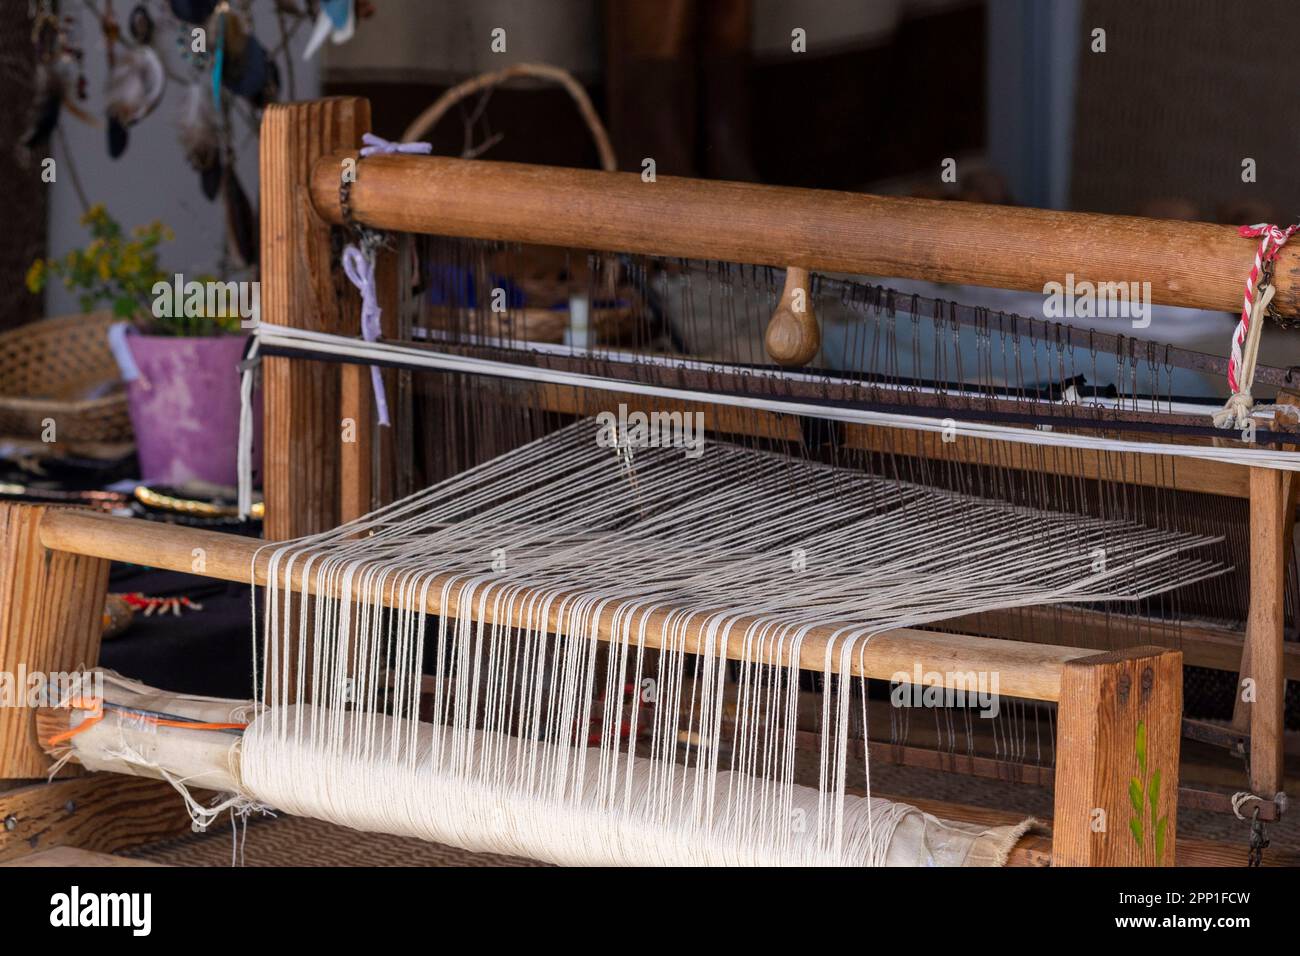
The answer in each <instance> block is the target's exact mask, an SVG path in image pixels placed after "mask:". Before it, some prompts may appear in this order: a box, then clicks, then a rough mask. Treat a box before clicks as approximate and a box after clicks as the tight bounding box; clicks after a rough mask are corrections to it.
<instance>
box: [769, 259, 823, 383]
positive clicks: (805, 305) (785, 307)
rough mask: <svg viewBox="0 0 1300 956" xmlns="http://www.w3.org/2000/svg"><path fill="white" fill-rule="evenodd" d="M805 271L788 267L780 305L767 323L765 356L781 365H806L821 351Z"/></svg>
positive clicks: (806, 272) (818, 331) (820, 339)
mask: <svg viewBox="0 0 1300 956" xmlns="http://www.w3.org/2000/svg"><path fill="white" fill-rule="evenodd" d="M810 284H811V283H810V282H809V277H808V270H807V269H801V268H799V267H798V266H790V268H788V269H786V271H785V289H783V290H782V292H781V301H780V302H778V303H777V305H776V311H775V312H773V313H772V318H771V319H770V320H769V321H768V323H767V334H766V335H765V336H764V337H763V340H764V344H765V345H766V347H767V354H768V355H770V356H772V359H773V360H774V361H776V362H778V363H779V364H781V365H807V364H808V363H809V362H811V361H812V360H813V357H814V356H815V355H816V354H817V350H818V349H820V348H821V347H822V332H821V329H820V328H819V327H818V325H817V316H815V315H814V314H813V308H812V291H811V289H810V288H809V286H810Z"/></svg>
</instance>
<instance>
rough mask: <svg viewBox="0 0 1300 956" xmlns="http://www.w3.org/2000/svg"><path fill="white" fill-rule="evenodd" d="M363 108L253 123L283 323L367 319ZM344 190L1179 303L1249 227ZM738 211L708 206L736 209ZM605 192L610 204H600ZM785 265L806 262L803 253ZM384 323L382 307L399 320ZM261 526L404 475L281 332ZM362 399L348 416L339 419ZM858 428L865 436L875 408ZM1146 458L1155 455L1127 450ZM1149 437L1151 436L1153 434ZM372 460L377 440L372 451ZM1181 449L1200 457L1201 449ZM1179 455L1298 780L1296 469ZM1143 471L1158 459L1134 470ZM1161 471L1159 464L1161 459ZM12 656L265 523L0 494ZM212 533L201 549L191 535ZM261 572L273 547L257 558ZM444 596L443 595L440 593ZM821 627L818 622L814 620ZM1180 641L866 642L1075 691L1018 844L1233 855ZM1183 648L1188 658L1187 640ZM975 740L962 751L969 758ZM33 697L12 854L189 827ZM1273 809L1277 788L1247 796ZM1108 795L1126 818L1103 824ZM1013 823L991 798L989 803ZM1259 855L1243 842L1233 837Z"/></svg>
mask: <svg viewBox="0 0 1300 956" xmlns="http://www.w3.org/2000/svg"><path fill="white" fill-rule="evenodd" d="M369 130H370V108H369V103H368V101H366V100H364V99H360V98H354V97H336V98H330V99H324V100H319V101H314V102H308V103H294V104H274V105H271V106H269V107H268V108H267V109H266V111H265V114H264V118H263V129H262V138H261V190H262V199H261V220H262V250H263V252H262V263H263V266H262V270H263V272H262V280H263V281H262V289H263V293H264V294H263V303H262V304H263V309H262V316H263V317H264V318H265V319H266V320H267V321H269V322H273V323H276V324H280V325H289V326H294V327H298V328H306V329H314V330H318V331H325V332H335V333H339V334H349V335H356V334H358V332H359V318H358V308H357V303H356V296H355V293H353V292H351V291H344V289H343V285H342V283H341V282H340V277H339V274H338V272H337V269H335V268H333V267H332V258H333V252H332V245H331V227H333V226H337V225H342V224H343V218H344V217H343V211H342V210H341V208H340V192H339V184H340V174H341V170H342V169H343V168H344V161H345V160H353V161H355V158H356V153H355V146H356V144H358V143H359V142H360V139H361V134H362V133H364V132H368V131H369ZM349 201H350V207H351V209H350V213H351V216H352V218H353V220H354V221H355V222H357V223H360V224H363V225H365V226H368V227H371V228H374V229H381V230H396V231H403V232H427V233H435V234H442V235H457V236H462V237H466V238H480V239H493V240H502V241H511V242H523V243H541V244H549V245H573V246H581V247H586V248H592V249H597V250H603V251H617V252H647V253H654V254H658V255H670V256H686V257H699V258H713V259H727V260H732V261H743V262H748V263H754V264H766V265H773V266H779V267H782V268H786V267H796V269H801V270H820V271H838V272H848V273H855V274H880V275H890V276H898V277H917V278H930V279H936V280H939V281H946V282H960V283H967V284H977V285H992V286H999V287H1003V288H1015V289H1035V290H1036V289H1040V288H1041V287H1042V286H1043V284H1044V283H1045V282H1047V281H1050V280H1053V279H1057V278H1059V276H1060V275H1063V274H1064V273H1066V272H1073V273H1074V274H1075V275H1076V277H1077V279H1078V281H1083V280H1085V279H1090V280H1093V281H1098V280H1102V281H1104V279H1105V278H1107V277H1114V276H1117V275H1118V276H1123V275H1133V276H1142V277H1143V278H1149V280H1150V282H1151V287H1152V295H1153V299H1154V300H1155V301H1156V302H1160V303H1163V304H1169V305H1181V306H1191V307H1198V308H1206V309H1221V310H1224V311H1234V310H1236V309H1237V308H1238V307H1239V305H1240V302H1241V283H1242V279H1243V277H1244V276H1245V275H1246V274H1247V272H1248V270H1249V267H1250V263H1251V257H1252V255H1253V246H1252V244H1250V243H1247V242H1243V241H1242V240H1241V239H1240V238H1239V237H1238V236H1237V234H1236V231H1235V230H1234V229H1232V228H1231V227H1227V226H1214V225H1208V224H1203V223H1187V222H1161V221H1152V220H1145V219H1137V218H1132V217H1118V216H1102V215H1089V214H1077V213H1061V212H1049V211H1042V210H1032V209H1019V208H1004V207H984V206H979V205H975V204H968V203H942V202H934V201H930V200H913V199H894V198H885V197H874V196H867V195H858V194H848V193H833V192H822V191H816V190H805V189H790V188H784V187H771V186H757V185H748V184H737V183H712V182H701V181H693V180H686V179H674V178H670V177H662V178H660V179H659V180H658V182H655V183H643V182H642V180H641V177H640V176H639V175H636V174H624V173H605V172H588V171H581V170H572V169H550V168H544V167H535V166H523V165H516V164H507V163H494V162H485V161H481V160H458V159H447V158H440V157H411V156H382V155H381V156H375V157H371V158H368V159H366V160H365V161H364V162H362V163H360V164H359V168H358V174H357V179H356V181H355V182H354V183H353V184H352V186H351V189H350V196H349ZM724 207H725V208H726V209H727V212H728V215H727V216H726V217H725V218H723V217H720V216H719V215H718V210H719V209H720V208H724ZM597 211H599V214H596V213H597ZM792 271H795V270H792ZM395 277H396V265H395V263H394V262H393V257H392V256H391V255H386V256H383V257H381V261H380V266H379V271H378V283H377V284H378V286H379V289H380V297H381V305H382V306H383V307H384V311H385V321H386V323H391V322H393V320H394V317H395V312H396V282H395V281H393V280H394V279H395ZM1275 283H1276V287H1277V296H1276V299H1275V306H1276V308H1277V309H1278V310H1279V311H1280V312H1282V313H1284V314H1288V315H1295V314H1300V250H1297V249H1295V248H1293V247H1290V246H1288V247H1286V248H1285V249H1284V250H1283V251H1282V255H1281V257H1280V258H1279V260H1278V262H1277V266H1276V272H1275ZM385 332H386V334H392V329H391V328H389V327H386V329H385ZM263 388H264V400H265V411H264V415H265V419H264V421H265V443H266V449H267V451H266V455H265V459H266V465H265V476H264V488H265V499H266V535H267V537H268V538H269V539H272V540H282V539H286V538H291V537H297V536H301V535H306V534H312V533H315V532H319V531H323V530H327V529H329V528H331V527H334V526H335V525H337V524H338V523H339V522H341V521H344V520H349V519H351V518H353V517H356V516H358V515H360V514H364V513H365V512H367V511H369V510H371V508H372V507H373V506H374V505H375V504H376V503H379V502H382V501H384V500H386V499H388V498H391V496H392V494H393V481H392V475H391V467H386V466H385V464H384V463H385V462H390V463H391V460H392V457H393V451H394V449H393V443H394V438H393V436H392V434H391V430H385V431H382V432H381V431H380V430H378V429H376V428H374V427H373V426H372V424H371V423H372V422H373V412H372V408H371V396H370V391H369V378H368V371H367V370H366V369H365V368H364V367H361V366H355V365H341V366H340V365H332V364H327V363H322V362H314V361H304V360H299V359H290V358H287V357H278V356H267V357H265V359H264V366H263ZM344 419H351V420H352V421H353V422H355V423H356V426H357V440H356V441H355V442H352V443H342V442H340V441H339V427H340V422H341V421H342V420H344ZM858 439H859V440H860V441H862V442H865V443H866V444H865V445H864V446H863V447H871V441H872V438H871V430H870V429H863V431H862V432H861V434H860V435H859V436H858ZM1133 457H1135V458H1138V457H1140V456H1136V455H1135V456H1133ZM1152 457H1156V458H1158V457H1159V456H1152ZM376 462H378V465H377V466H376V464H375V463H376ZM1189 465H1190V468H1189ZM1180 468H1182V469H1184V470H1190V471H1192V473H1193V477H1192V482H1193V483H1194V484H1195V485H1196V486H1197V487H1199V488H1203V489H1205V490H1213V491H1215V492H1217V493H1219V494H1227V495H1232V496H1234V497H1247V498H1249V501H1250V522H1251V542H1252V543H1251V556H1250V562H1251V582H1252V591H1251V603H1250V609H1249V619H1248V624H1247V627H1246V633H1245V635H1244V636H1243V637H1242V638H1241V642H1240V644H1239V645H1238V646H1240V648H1241V653H1242V658H1243V659H1242V663H1241V669H1242V673H1243V674H1246V673H1249V674H1251V676H1253V677H1254V679H1255V685H1256V699H1255V701H1254V703H1253V704H1252V705H1250V706H1249V707H1248V709H1246V710H1244V711H1243V712H1242V714H1241V719H1243V720H1245V721H1246V723H1238V725H1237V727H1238V730H1240V731H1242V732H1244V731H1245V730H1246V728H1247V727H1248V728H1249V735H1250V738H1251V743H1250V750H1251V757H1252V759H1251V787H1252V789H1253V790H1254V792H1255V793H1257V794H1273V793H1279V792H1281V790H1282V789H1283V776H1282V773H1283V735H1282V726H1283V696H1284V690H1285V680H1286V678H1287V676H1288V670H1289V669H1290V670H1295V669H1297V668H1298V667H1300V660H1292V659H1287V658H1286V657H1284V647H1283V639H1282V638H1283V586H1284V580H1285V567H1284V560H1283V556H1284V553H1285V545H1286V542H1287V541H1288V539H1289V537H1290V535H1291V533H1292V527H1293V522H1294V516H1295V508H1296V494H1297V482H1296V481H1295V480H1294V479H1293V475H1292V473H1282V472H1278V471H1272V470H1268V469H1263V468H1248V467H1243V466H1236V465H1224V464H1219V463H1211V462H1191V463H1185V464H1184V465H1181V466H1180ZM1136 474H1137V475H1138V476H1139V477H1138V478H1136V479H1135V480H1138V481H1142V480H1143V478H1142V476H1143V475H1145V474H1146V471H1145V470H1144V469H1142V468H1138V469H1136ZM1148 480H1150V479H1148ZM0 547H2V548H3V550H2V551H0V553H2V554H3V555H4V558H5V565H4V568H3V570H0V668H8V669H10V670H12V669H14V668H16V666H17V664H18V662H20V661H21V662H24V663H26V666H27V667H28V669H29V670H44V671H47V672H59V671H69V670H73V669H75V668H78V667H83V666H86V665H88V664H93V662H94V661H95V660H96V659H97V657H98V648H99V626H100V624H99V622H100V615H101V613H102V606H103V599H104V593H105V591H106V586H107V573H108V562H109V561H110V560H121V561H131V562H135V563H144V564H148V565H150V566H153V567H158V568H163V569H171V570H178V571H185V572H189V571H194V570H195V569H196V555H202V557H203V566H202V570H199V571H198V573H201V574H203V575H205V576H208V577H214V578H223V579H227V580H233V581H247V580H248V579H249V568H250V566H251V564H252V555H253V551H254V550H255V548H256V543H255V542H254V541H252V540H250V539H247V538H240V537H238V536H234V535H226V534H219V533H215V532H210V531H203V530H195V529H186V528H181V527H173V526H161V525H157V524H150V523H147V522H142V521H132V520H130V519H120V518H109V517H105V516H102V515H96V514H91V513H85V512H78V511H74V510H67V509H59V508H51V507H42V506H30V505H14V504H8V505H0ZM200 549H201V550H200ZM256 573H257V574H258V575H262V574H264V564H259V567H258V569H257V572H256ZM436 610H440V611H442V610H448V609H436ZM1216 642H1217V643H1216ZM1223 642H1224V639H1223V638H1222V637H1221V636H1214V635H1211V639H1210V640H1208V641H1202V642H1201V643H1199V644H1197V643H1195V642H1193V643H1192V645H1191V648H1192V649H1193V650H1194V651H1195V653H1199V654H1202V655H1209V656H1213V657H1215V659H1217V660H1218V661H1220V663H1221V664H1222V663H1223V662H1224V658H1225V656H1227V657H1228V658H1229V659H1230V658H1231V656H1232V654H1233V649H1232V646H1231V645H1232V641H1231V639H1229V640H1228V641H1227V645H1228V646H1223ZM810 646H815V640H814V642H813V644H812V645H810ZM1183 658H1184V654H1183V652H1181V651H1175V650H1169V649H1166V648H1161V647H1136V648H1133V649H1130V650H1124V651H1116V652H1109V653H1104V654H1098V653H1095V652H1093V651H1089V650H1081V649H1074V648H1066V647H1061V646H1057V645H1054V644H1039V643H1030V642H1027V641H1018V640H1017V641H1008V640H999V639H997V638H990V637H979V636H968V635H952V634H941V633H937V632H925V631H913V630H908V631H896V632H892V633H890V634H888V635H884V636H882V637H880V638H877V639H875V640H873V641H872V643H871V644H870V645H869V648H868V653H867V654H866V656H865V658H864V666H863V671H864V674H865V675H866V676H876V677H884V678H888V677H889V676H890V675H892V674H894V673H896V672H897V671H900V670H902V671H909V672H910V671H911V670H912V668H913V665H914V664H915V663H916V662H917V661H920V662H921V664H922V669H923V670H927V671H938V672H940V673H946V672H951V671H963V670H970V669H972V668H979V667H983V668H997V669H998V672H999V675H1000V681H1001V687H1002V690H1004V691H1005V692H1006V693H1008V694H1010V695H1012V696H1023V697H1028V698H1033V699H1039V700H1052V701H1056V702H1058V704H1059V716H1058V742H1057V752H1058V759H1057V766H1056V768H1055V807H1054V819H1055V828H1054V834H1053V837H1052V838H1051V839H1050V840H1046V839H1045V838H1042V837H1033V836H1030V837H1026V838H1025V839H1024V840H1022V843H1021V846H1020V848H1018V851H1017V853H1016V854H1014V855H1013V862H1019V863H1028V864H1039V865H1041V864H1044V863H1047V862H1049V861H1050V862H1051V863H1053V864H1055V865H1105V866H1114V865H1150V864H1152V863H1155V864H1165V865H1168V864H1173V863H1175V862H1177V863H1179V864H1183V865H1187V864H1202V865H1204V864H1207V863H1208V864H1214V863H1227V862H1230V861H1232V860H1234V859H1237V858H1238V855H1237V854H1236V853H1234V851H1233V850H1232V849H1229V848H1225V847H1222V846H1220V845H1215V844H1207V843H1204V842H1198V841H1188V840H1183V841H1178V840H1176V839H1175V835H1176V813H1177V805H1178V800H1177V798H1176V796H1171V794H1176V793H1177V788H1176V786H1172V785H1171V784H1173V782H1175V781H1177V780H1178V772H1179V750H1180V738H1181V736H1182V732H1183V728H1182V723H1183V721H1182V716H1181V715H1182V665H1183ZM1189 659H1190V658H1189ZM1139 723H1141V724H1142V725H1143V726H1144V729H1145V733H1146V739H1147V750H1148V761H1149V763H1148V770H1149V771H1150V770H1155V769H1159V770H1160V771H1161V774H1162V777H1163V779H1164V780H1165V781H1166V782H1167V784H1166V786H1165V787H1164V788H1162V789H1163V790H1164V791H1165V792H1164V793H1163V794H1161V795H1160V796H1159V805H1158V809H1159V811H1160V812H1161V813H1162V814H1165V815H1167V817H1168V820H1169V826H1168V831H1169V832H1168V836H1169V838H1168V840H1167V843H1166V845H1165V846H1164V848H1163V851H1162V852H1161V854H1160V855H1159V856H1158V857H1157V856H1156V854H1155V853H1154V852H1153V848H1152V847H1150V846H1140V845H1138V844H1137V843H1136V841H1134V840H1133V838H1132V837H1131V836H1130V834H1129V832H1128V827H1127V818H1128V815H1129V812H1130V811H1129V808H1128V803H1129V800H1128V793H1127V785H1128V780H1129V777H1130V776H1131V775H1132V774H1134V773H1136V772H1137V770H1136V762H1135V757H1134V737H1135V733H1136V729H1137V727H1138V725H1139ZM960 760H961V758H960V757H955V758H953V760H952V763H953V764H954V767H953V768H952V769H956V766H955V765H956V764H958V763H959V762H960ZM48 764H49V762H48V758H46V757H45V755H44V753H43V752H42V751H41V749H40V747H39V745H38V743H37V741H36V735H35V730H34V726H33V715H32V712H31V711H30V710H27V709H25V708H11V709H8V710H7V711H0V786H3V784H4V781H5V779H6V778H7V779H8V781H9V782H11V783H13V784H15V786H13V787H11V788H10V789H8V790H3V789H0V824H2V826H0V860H3V859H7V858H12V857H15V856H19V855H22V854H23V853H26V852H31V851H32V850H36V849H44V848H47V847H49V846H55V845H61V844H72V845H80V846H83V847H86V848H92V849H101V850H113V849H120V848H122V847H125V846H130V845H133V844H135V843H141V842H148V841H149V840H151V839H158V838H160V837H162V836H165V835H170V834H171V833H173V832H179V831H180V830H181V829H188V817H187V816H186V815H185V813H184V810H183V808H182V807H181V806H180V801H179V800H178V799H177V798H176V795H175V793H174V792H173V791H172V790H171V789H170V788H168V787H166V786H165V785H161V784H155V783H153V782H150V781H146V780H140V779H132V778H122V777H113V778H112V779H111V780H108V781H104V780H102V779H101V778H102V777H105V776H109V775H105V774H99V775H94V776H89V777H87V776H81V777H78V776H72V777H69V778H67V779H60V780H57V781H55V782H54V783H52V784H49V785H43V786H33V785H28V784H26V782H27V781H30V780H32V779H34V778H40V777H42V776H44V775H45V774H46V772H47V769H48ZM909 802H913V803H917V804H918V805H920V806H922V808H923V809H929V810H931V812H936V813H939V814H946V815H949V816H952V817H953V818H954V819H974V820H983V821H985V822H991V821H992V820H993V819H994V818H996V816H997V815H996V813H993V812H984V811H978V810H973V809H970V808H965V809H963V808H960V807H954V806H951V805H935V804H933V803H927V802H926V801H909ZM1256 804H1257V805H1260V806H1266V807H1268V808H1269V811H1270V812H1271V811H1272V810H1273V809H1274V808H1273V805H1272V804H1264V803H1263V802H1261V801H1256ZM1099 820H1105V821H1110V822H1109V824H1108V825H1105V826H1101V827H1099V826H1098V821H1099ZM999 822H1001V821H999ZM1243 855H1244V854H1243Z"/></svg>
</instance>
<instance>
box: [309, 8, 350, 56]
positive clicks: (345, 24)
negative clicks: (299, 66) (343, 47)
mask: <svg viewBox="0 0 1300 956" xmlns="http://www.w3.org/2000/svg"><path fill="white" fill-rule="evenodd" d="M356 22H357V21H356V7H355V5H354V3H353V0H321V5H320V13H319V14H317V16H316V23H315V24H314V25H313V26H312V31H311V36H310V37H308V38H307V46H306V48H305V49H304V50H303V51H302V58H303V59H304V60H310V59H311V58H312V57H313V56H315V55H316V51H317V50H318V49H320V46H321V44H322V43H324V42H325V38H326V37H329V38H330V40H331V41H332V42H333V43H334V44H335V45H338V44H340V43H347V42H348V41H349V40H351V39H352V34H353V32H354V31H355V30H356Z"/></svg>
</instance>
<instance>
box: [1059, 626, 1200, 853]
mask: <svg viewBox="0 0 1300 956" xmlns="http://www.w3.org/2000/svg"><path fill="white" fill-rule="evenodd" d="M1182 712H1183V656H1182V654H1180V653H1179V652H1177V651H1169V650H1164V649H1162V648H1136V649H1134V650H1129V651H1116V652H1112V653H1108V654H1098V655H1096V656H1094V657H1086V658H1081V659H1078V660H1074V661H1071V662H1069V663H1068V664H1066V665H1065V669H1064V673H1063V674H1062V680H1061V696H1060V706H1059V708H1058V709H1057V724H1056V726H1057V740H1056V754H1057V757H1056V787H1055V799H1054V809H1053V816H1054V827H1053V834H1052V836H1053V839H1052V862H1053V865H1055V866H1153V865H1154V866H1171V865H1173V863H1174V844H1175V841H1176V836H1177V816H1178V759H1179V745H1180V740H1181V728H1182ZM1134 787H1136V793H1131V790H1132V788H1134ZM1134 801H1136V805H1135V803H1134ZM1133 819H1139V820H1140V823H1141V829H1140V832H1139V833H1137V834H1135V833H1134V832H1133V831H1132V829H1131V820H1133ZM1161 820H1163V821H1165V822H1164V824H1163V830H1164V832H1163V839H1162V840H1159V841H1158V840H1157V838H1156V830H1157V825H1158V823H1159V821H1161Z"/></svg>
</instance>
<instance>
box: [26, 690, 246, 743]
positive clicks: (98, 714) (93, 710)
mask: <svg viewBox="0 0 1300 956" xmlns="http://www.w3.org/2000/svg"><path fill="white" fill-rule="evenodd" d="M68 706H69V707H75V708H78V709H80V710H88V711H90V716H89V717H87V718H86V719H85V720H83V721H82V722H81V723H80V724H78V725H77V726H76V727H74V728H72V729H71V730H65V731H64V732H63V733H60V734H55V735H54V736H53V737H51V738H50V739H49V740H48V741H46V743H47V744H48V745H49V746H51V747H52V746H54V745H55V744H61V743H63V742H64V741H67V740H71V739H72V738H73V737H75V736H77V734H80V733H83V732H84V731H87V730H89V729H90V728H91V727H93V726H95V724H97V723H99V722H100V721H101V720H103V719H104V701H103V700H101V699H100V698H98V697H92V698H90V699H89V700H87V699H85V698H77V699H76V700H73V701H71V702H69V704H68ZM132 716H133V717H134V718H135V719H136V720H139V721H141V722H142V723H146V724H153V725H154V726H155V727H180V728H182V729H184V730H244V729H245V728H247V727H248V724H236V723H229V724H220V723H199V722H196V721H186V720H168V719H166V718H163V717H151V716H149V715H148V714H133V715H132Z"/></svg>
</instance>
